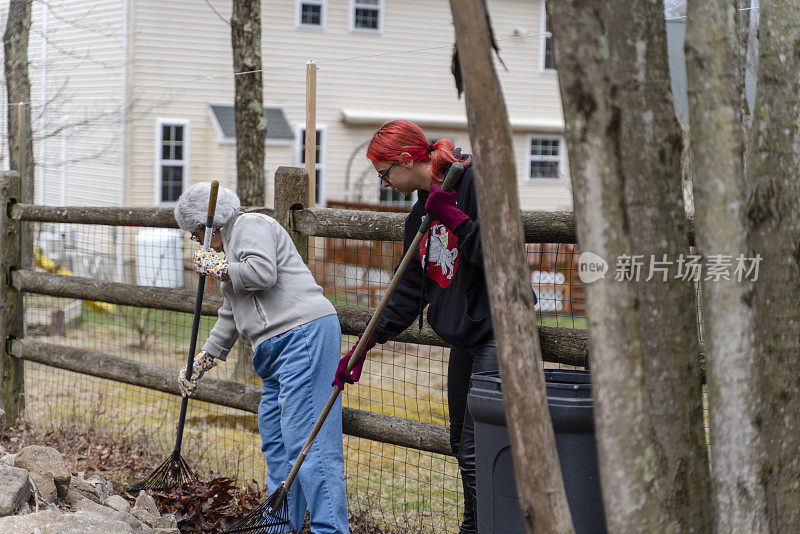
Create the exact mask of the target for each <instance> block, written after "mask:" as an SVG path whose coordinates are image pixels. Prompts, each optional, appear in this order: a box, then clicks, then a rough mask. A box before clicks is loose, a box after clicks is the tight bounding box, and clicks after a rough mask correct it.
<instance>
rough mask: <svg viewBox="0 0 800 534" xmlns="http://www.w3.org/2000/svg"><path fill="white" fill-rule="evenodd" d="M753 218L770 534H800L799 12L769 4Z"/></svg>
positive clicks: (752, 168)
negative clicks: (758, 265)
mask: <svg viewBox="0 0 800 534" xmlns="http://www.w3.org/2000/svg"><path fill="white" fill-rule="evenodd" d="M759 41H760V48H761V50H760V56H759V73H760V77H759V78H760V79H759V86H758V96H757V101H756V106H755V108H756V110H755V115H754V121H753V145H752V151H751V155H750V164H749V175H750V176H749V178H750V179H749V181H748V184H747V185H748V189H747V216H748V222H749V224H750V234H749V243H748V244H749V246H750V251H751V254H753V255H754V254H760V255H761V258H762V261H761V269H760V271H759V277H758V282H757V283H756V284H754V287H753V292H752V294H748V296H751V295H752V300H750V299H748V300H747V302H748V303H750V302H752V306H753V310H754V313H755V316H756V317H758V318H759V320H758V321H757V323H756V328H755V339H756V347H757V359H758V362H759V365H758V367H757V369H758V374H757V375H756V376H757V380H758V387H759V388H760V402H759V403H758V412H757V414H756V418H755V421H754V423H755V425H756V426H757V428H760V429H761V431H762V439H763V443H764V446H765V451H766V455H765V457H764V459H763V463H762V464H761V470H760V472H759V477H760V481H761V483H762V484H763V486H764V491H765V493H766V505H767V514H768V518H769V523H770V524H769V527H770V531H771V532H798V531H800V483H799V482H798V481H800V380H798V367H800V306H798V302H800V202H798V199H800V178H799V177H798V169H800V152H799V151H798V148H797V147H798V145H800V54H798V43H800V9H798V6H797V2H796V1H794V0H774V1H771V2H764V4H763V6H762V13H761V23H760V28H759Z"/></svg>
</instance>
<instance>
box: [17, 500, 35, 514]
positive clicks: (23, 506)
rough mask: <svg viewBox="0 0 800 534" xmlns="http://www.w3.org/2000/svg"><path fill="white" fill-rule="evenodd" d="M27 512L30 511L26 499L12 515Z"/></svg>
mask: <svg viewBox="0 0 800 534" xmlns="http://www.w3.org/2000/svg"><path fill="white" fill-rule="evenodd" d="M29 513H31V507H30V505H29V504H28V501H25V502H24V503H22V504H20V505H19V510H17V513H15V514H14V515H28V514H29Z"/></svg>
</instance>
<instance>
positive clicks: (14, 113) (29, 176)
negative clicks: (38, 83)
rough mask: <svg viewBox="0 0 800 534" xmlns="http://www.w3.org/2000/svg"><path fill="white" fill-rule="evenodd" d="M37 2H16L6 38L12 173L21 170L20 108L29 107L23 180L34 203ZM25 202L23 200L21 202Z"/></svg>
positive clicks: (26, 198)
mask: <svg viewBox="0 0 800 534" xmlns="http://www.w3.org/2000/svg"><path fill="white" fill-rule="evenodd" d="M32 1H33V0H12V1H11V2H10V3H9V8H8V20H7V21H6V31H5V34H4V35H3V49H4V52H5V77H6V97H7V100H8V107H7V111H8V120H7V122H6V124H8V150H9V162H10V168H11V169H12V170H18V169H19V168H20V167H19V121H18V113H19V112H18V105H19V103H20V102H23V103H24V104H25V106H24V109H25V118H24V121H25V124H24V125H23V128H24V129H25V140H26V144H27V147H26V148H25V151H24V152H25V157H26V162H25V176H22V177H21V179H22V195H23V198H24V201H25V202H31V203H32V202H33V136H32V135H31V82H30V78H29V76H28V36H29V34H30V29H31V4H32ZM18 200H21V199H18Z"/></svg>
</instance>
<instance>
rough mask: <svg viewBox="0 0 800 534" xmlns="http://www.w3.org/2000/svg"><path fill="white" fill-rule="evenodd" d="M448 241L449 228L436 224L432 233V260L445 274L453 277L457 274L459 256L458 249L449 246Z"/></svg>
mask: <svg viewBox="0 0 800 534" xmlns="http://www.w3.org/2000/svg"><path fill="white" fill-rule="evenodd" d="M447 241H448V239H447V228H445V227H444V226H443V225H441V224H435V225H434V226H433V227H432V228H431V233H430V262H431V263H432V264H433V265H434V266H436V267H439V268H440V269H441V270H442V275H443V276H445V277H446V278H447V279H452V278H453V275H454V274H455V268H454V264H455V261H456V258H457V257H458V249H457V248H455V247H454V248H452V249H450V248H447ZM423 261H425V260H424V259H423Z"/></svg>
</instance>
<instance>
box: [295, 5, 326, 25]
mask: <svg viewBox="0 0 800 534" xmlns="http://www.w3.org/2000/svg"><path fill="white" fill-rule="evenodd" d="M324 18H325V0H302V1H300V0H298V2H297V27H298V28H314V29H321V28H322V27H323V26H324V25H325V24H324Z"/></svg>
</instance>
